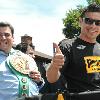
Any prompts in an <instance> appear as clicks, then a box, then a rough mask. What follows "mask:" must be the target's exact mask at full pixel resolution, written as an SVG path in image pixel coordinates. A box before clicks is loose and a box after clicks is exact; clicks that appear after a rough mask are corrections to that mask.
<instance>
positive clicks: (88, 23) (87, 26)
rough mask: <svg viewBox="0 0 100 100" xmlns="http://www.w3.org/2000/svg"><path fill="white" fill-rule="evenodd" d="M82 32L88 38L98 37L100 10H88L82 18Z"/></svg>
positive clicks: (99, 31) (99, 32)
mask: <svg viewBox="0 0 100 100" xmlns="http://www.w3.org/2000/svg"><path fill="white" fill-rule="evenodd" d="M80 26H81V33H82V34H83V35H84V36H85V37H87V38H88V39H96V37H97V36H98V35H99V34H100V12H87V13H86V14H85V17H84V18H83V19H82V18H81V19H80Z"/></svg>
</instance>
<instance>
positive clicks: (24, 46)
mask: <svg viewBox="0 0 100 100" xmlns="http://www.w3.org/2000/svg"><path fill="white" fill-rule="evenodd" d="M28 46H30V47H32V49H33V50H34V49H35V46H34V45H33V44H27V43H19V44H17V45H16V47H15V49H16V50H20V51H21V52H23V53H26V51H27V48H28Z"/></svg>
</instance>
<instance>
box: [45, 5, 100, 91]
mask: <svg viewBox="0 0 100 100" xmlns="http://www.w3.org/2000/svg"><path fill="white" fill-rule="evenodd" d="M79 24H80V27H81V33H80V35H79V37H76V38H73V39H66V40H62V41H61V42H60V43H59V46H58V45H57V44H56V43H54V48H55V49H56V51H55V53H54V56H53V58H52V62H51V64H50V66H49V68H48V70H47V79H48V81H49V82H50V83H57V82H58V81H59V80H60V82H62V80H66V82H65V87H64V85H62V87H61V89H62V88H63V89H67V90H68V91H69V92H70V93H71V92H72V93H80V92H84V91H100V44H99V43H98V42H97V41H96V38H97V37H98V36H99V35H100V5H99V4H98V5H97V4H95V3H93V4H90V5H88V6H87V7H86V8H85V9H83V11H82V14H81V16H80V18H79ZM61 84H62V83H61Z"/></svg>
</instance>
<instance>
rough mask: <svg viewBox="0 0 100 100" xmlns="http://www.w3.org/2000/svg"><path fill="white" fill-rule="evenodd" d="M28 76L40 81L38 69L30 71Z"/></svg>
mask: <svg viewBox="0 0 100 100" xmlns="http://www.w3.org/2000/svg"><path fill="white" fill-rule="evenodd" d="M29 77H30V78H32V79H33V80H34V81H36V82H40V81H41V74H40V72H39V71H38V72H36V71H30V74H29Z"/></svg>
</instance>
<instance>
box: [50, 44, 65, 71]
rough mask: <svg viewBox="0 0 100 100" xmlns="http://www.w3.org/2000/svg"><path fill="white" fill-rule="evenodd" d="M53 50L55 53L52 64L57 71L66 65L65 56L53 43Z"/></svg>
mask: <svg viewBox="0 0 100 100" xmlns="http://www.w3.org/2000/svg"><path fill="white" fill-rule="evenodd" d="M53 48H54V51H55V52H54V57H53V59H52V62H51V64H52V66H53V67H55V68H57V69H59V68H62V65H64V55H63V54H62V52H61V50H60V48H59V46H58V45H57V44H56V43H53Z"/></svg>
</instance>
